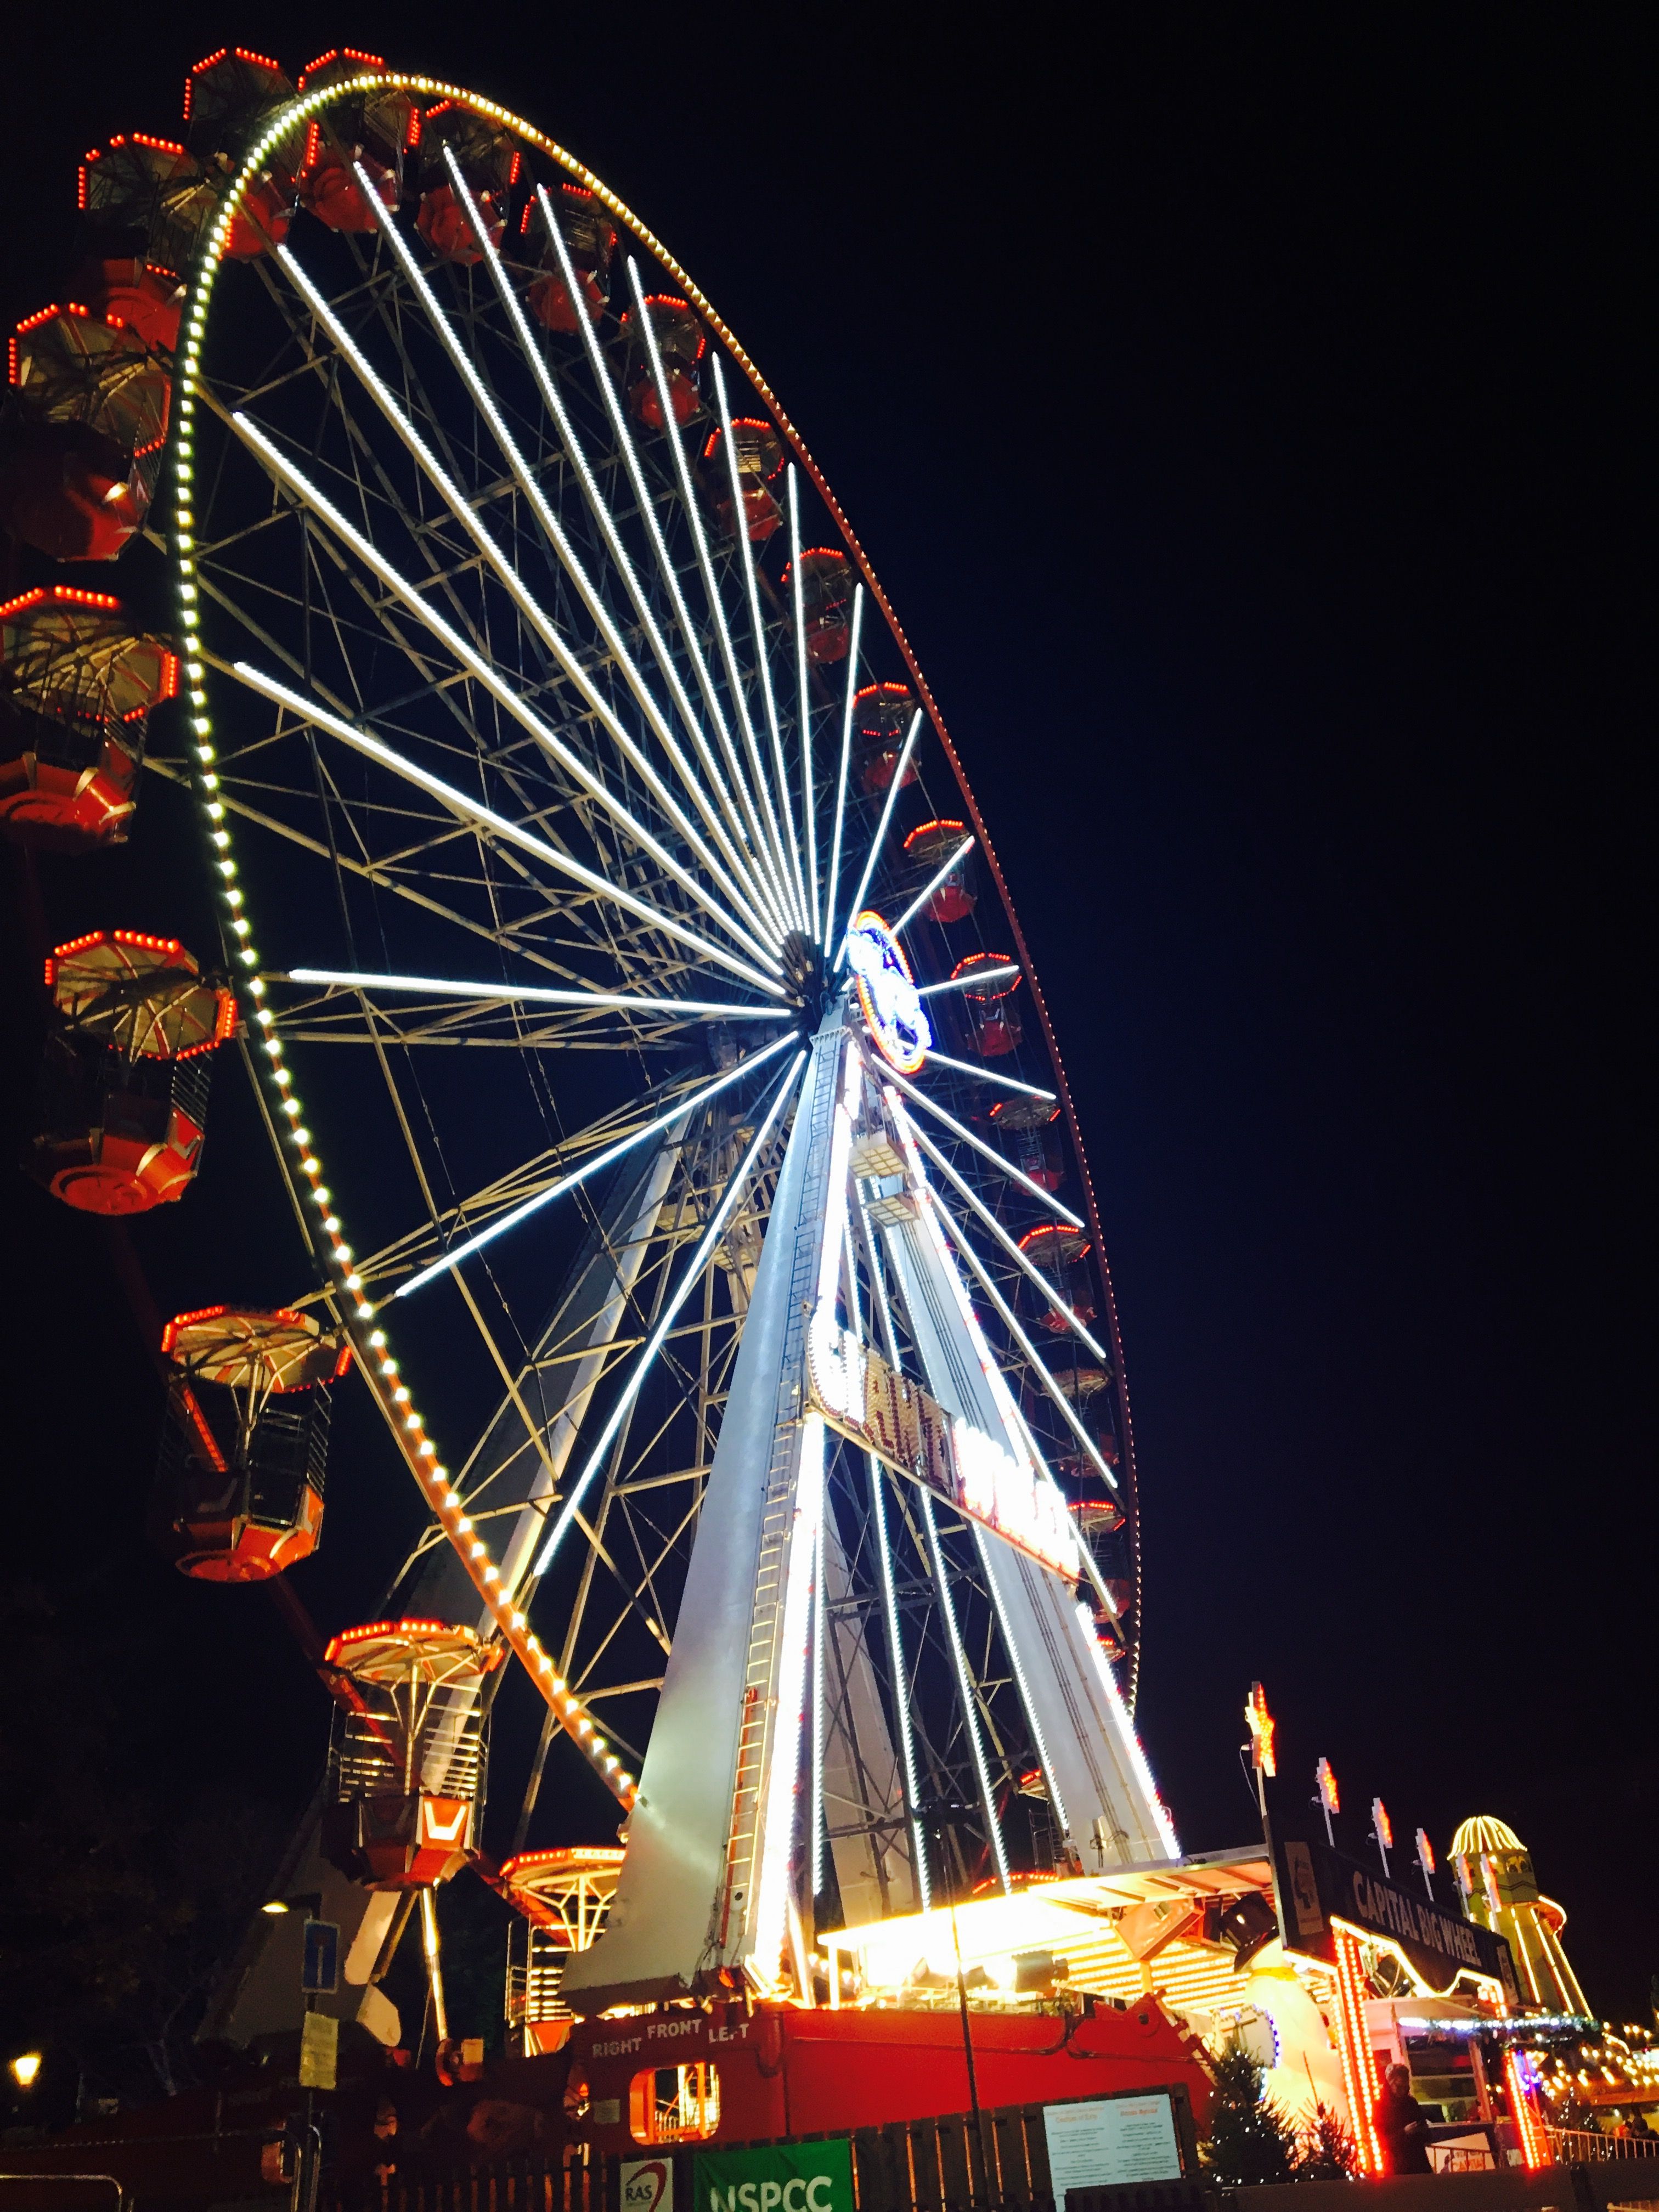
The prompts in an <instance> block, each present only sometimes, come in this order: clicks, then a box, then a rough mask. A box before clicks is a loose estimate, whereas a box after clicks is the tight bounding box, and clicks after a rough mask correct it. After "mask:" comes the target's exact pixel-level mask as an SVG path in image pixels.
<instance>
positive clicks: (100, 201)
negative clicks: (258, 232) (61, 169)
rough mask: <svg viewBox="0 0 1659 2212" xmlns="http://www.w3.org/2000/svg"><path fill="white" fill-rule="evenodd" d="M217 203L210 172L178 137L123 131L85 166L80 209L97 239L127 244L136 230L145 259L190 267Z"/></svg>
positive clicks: (96, 151) (173, 266)
mask: <svg viewBox="0 0 1659 2212" xmlns="http://www.w3.org/2000/svg"><path fill="white" fill-rule="evenodd" d="M217 204H218V201H217V197H216V193H215V190H214V185H213V182H212V180H211V179H210V177H209V175H208V173H207V172H206V170H205V169H204V167H202V164H201V163H200V162H199V161H197V159H196V156H195V155H193V154H192V153H191V151H190V150H189V149H188V148H187V147H185V146H181V145H180V144H179V143H178V142H177V140H176V139H172V138H155V137H151V136H150V135H149V132H147V131H123V132H122V133H121V134H120V135H119V136H118V137H114V138H112V139H111V140H110V142H109V143H108V144H107V145H106V146H101V147H94V149H93V150H92V152H91V153H90V154H88V155H87V158H86V160H85V161H83V162H82V164H81V185H80V205H81V210H82V214H83V215H85V216H86V217H87V219H88V223H89V224H90V225H91V227H92V228H93V231H94V240H96V239H98V238H103V239H106V240H110V241H111V242H112V243H113V242H114V241H115V240H121V241H122V242H124V243H125V240H126V239H127V237H128V236H129V234H131V233H132V232H133V231H137V232H138V233H140V234H141V235H142V237H143V240H144V255H145V258H146V260H147V261H149V262H152V263H154V264H156V265H157V266H158V267H161V268H164V269H169V270H172V269H187V268H188V267H189V266H190V264H191V260H192V259H193V258H194V256H195V252H196V247H197V242H198V241H199V240H200V238H201V234H202V232H203V230H204V228H206V226H207V224H208V223H209V222H210V221H211V220H212V216H213V211H214V209H215V208H216V206H217ZM87 304H88V306H91V305H92V304H93V303H92V301H88V303H87Z"/></svg>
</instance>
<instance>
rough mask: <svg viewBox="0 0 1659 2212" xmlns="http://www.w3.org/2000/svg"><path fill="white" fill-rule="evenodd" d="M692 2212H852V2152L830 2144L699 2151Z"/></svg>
mask: <svg viewBox="0 0 1659 2212" xmlns="http://www.w3.org/2000/svg"><path fill="white" fill-rule="evenodd" d="M694 2188H695V2191H696V2212H853V2149H852V2145H851V2144H850V2143H849V2142H848V2139H847V2137H846V2136H837V2137H835V2138H834V2139H833V2140H831V2141H830V2142H804V2143H769V2144H768V2145H767V2146H766V2148H764V2149H763V2150H704V2151H699V2152H698V2153H697V2156H696V2167H695V2175H694Z"/></svg>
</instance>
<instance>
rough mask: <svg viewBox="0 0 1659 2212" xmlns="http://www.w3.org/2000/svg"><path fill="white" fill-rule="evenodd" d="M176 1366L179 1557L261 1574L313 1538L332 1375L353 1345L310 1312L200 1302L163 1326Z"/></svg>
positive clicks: (168, 1497)
mask: <svg viewBox="0 0 1659 2212" xmlns="http://www.w3.org/2000/svg"><path fill="white" fill-rule="evenodd" d="M161 1352H162V1354H163V1356H164V1358H166V1359H167V1363H168V1365H169V1368H170V1370H171V1376H170V1380H169V1383H168V1389H167V1422H166V1425H165V1427H164V1428H163V1430H162V1434H161V1489H162V1495H163V1498H164V1501H165V1510H166V1512H167V1519H168V1522H169V1523H170V1530H171V1541H172V1543H173V1547H175V1557H174V1562H173V1563H174V1565H176V1566H177V1567H178V1568H179V1571H181V1572H182V1573H184V1574H187V1575H192V1576H194V1577H196V1578H197V1580H198V1581H202V1582H215V1583H255V1582H264V1581H266V1580H268V1579H269V1577H270V1576H272V1575H279V1574H281V1573H282V1572H283V1570H284V1569H285V1568H288V1567H291V1566H293V1565H295V1563H296V1562H297V1561H298V1560H301V1559H306V1558H307V1557H308V1556H309V1554H310V1553H312V1552H313V1551H314V1550H315V1549H316V1547H317V1540H318V1536H319V1533H320V1531H321V1528H322V1520H323V1477H324V1473H325V1468H326V1465H327V1459H328V1427H329V1400H328V1385H329V1384H330V1383H332V1382H335V1381H336V1380H337V1378H338V1377H339V1376H342V1375H343V1374H344V1373H345V1371H346V1369H347V1368H348V1367H349V1364H350V1363H351V1350H350V1346H349V1345H345V1344H343V1342H342V1340H340V1338H339V1337H338V1336H337V1335H328V1334H325V1333H324V1331H323V1329H322V1328H321V1326H320V1324H319V1322H317V1321H315V1320H314V1319H313V1317H312V1316H311V1315H309V1314H301V1313H291V1312H289V1311H288V1310H285V1309H283V1310H278V1311H276V1312H275V1313H256V1312H250V1311H246V1310H240V1309H238V1308H236V1307H233V1306H207V1307H204V1309H203V1310H201V1311H199V1312H197V1313H187V1314H180V1315H179V1316H177V1318H176V1319H175V1320H173V1321H170V1322H168V1323H167V1327H166V1328H165V1329H164V1330H163V1331H162V1333H161Z"/></svg>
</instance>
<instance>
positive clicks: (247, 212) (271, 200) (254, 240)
mask: <svg viewBox="0 0 1659 2212" xmlns="http://www.w3.org/2000/svg"><path fill="white" fill-rule="evenodd" d="M293 98H294V86H293V84H292V83H291V82H290V81H289V78H288V77H287V76H285V75H284V74H283V70H282V69H281V68H280V66H279V65H278V64H276V62H274V61H272V60H271V59H270V58H269V56H268V55H265V54H256V53H254V52H252V51H251V50H250V49H249V48H248V47H246V46H221V47H220V48H219V50H218V52H216V53H211V54H209V55H208V56H207V57H206V58H204V60H202V61H199V62H197V64H196V66H195V67H194V68H193V69H192V70H191V72H190V75H189V76H188V77H187V78H186V79H185V143H186V144H187V145H188V147H189V149H190V150H191V153H192V154H194V155H196V156H197V159H198V160H200V161H202V162H203V164H204V167H206V168H207V170H208V172H209V173H212V172H213V171H214V170H215V169H217V170H218V171H220V172H221V173H222V175H224V176H226V177H228V176H229V175H231V174H232V173H233V172H234V171H235V170H236V169H238V168H239V167H240V166H241V163H242V161H243V159H244V157H245V156H246V154H247V153H248V151H249V150H250V149H251V148H252V146H253V145H254V143H255V142H256V141H257V140H258V138H259V137H260V136H261V134H262V133H263V131H264V129H265V127H266V125H268V124H269V122H270V118H272V117H273V116H274V115H275V114H276V112H278V110H279V109H281V108H282V107H283V106H285V105H286V104H287V103H288V102H289V100H292V99H293ZM299 165H300V149H299V146H298V144H297V143H294V142H293V141H285V142H283V143H279V144H278V145H276V147H273V148H271V149H269V151H268V154H267V156H266V160H265V163H264V167H262V168H261V169H260V171H259V172H258V175H257V176H255V177H253V178H252V179H251V180H250V181H249V183H248V184H247V185H246V186H245V187H244V189H243V191H242V193H241V196H240V199H239V201H238V203H237V205H236V208H235V210H234V213H233V215H232V216H231V221H230V228H229V230H228V234H227V235H226V239H225V252H227V253H228V254H229V255H230V256H231V258H233V259H234V260H238V261H246V260H252V259H253V258H254V257H255V256H257V255H258V254H261V253H265V252H269V251H270V248H271V247H272V246H280V245H281V244H282V242H283V239H284V238H286V237H287V235H288V230H289V224H290V223H291V222H293V220H294V198H295V171H296V170H297V169H298V167H299Z"/></svg>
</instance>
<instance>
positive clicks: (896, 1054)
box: [847, 908, 933, 1075]
mask: <svg viewBox="0 0 1659 2212" xmlns="http://www.w3.org/2000/svg"><path fill="white" fill-rule="evenodd" d="M847 957H848V961H849V962H850V963H851V965H852V969H853V975H854V981H856V983H857V984H858V988H859V1004H860V1006H862V1007H863V1009H864V1018H865V1021H866V1024H868V1026H869V1030H870V1035H871V1037H872V1040H873V1041H874V1043H875V1048H876V1050H877V1051H878V1053H879V1054H881V1056H882V1058H883V1059H884V1060H886V1061H887V1063H888V1065H889V1066H892V1067H896V1068H897V1070H898V1072H899V1073H900V1074H901V1075H914V1074H915V1072H916V1070H917V1069H918V1068H919V1067H920V1066H921V1063H922V1061H923V1060H925V1059H926V1058H927V1052H928V1048H929V1047H930V1046H931V1045H932V1043H933V1031H932V1030H930V1029H929V1028H928V1026H927V1015H926V1014H925V1013H923V1012H922V1010H921V993H920V992H919V991H918V990H917V988H916V987H915V981H914V979H913V978H912V976H911V974H910V963H909V962H908V960H907V959H906V958H905V957H904V955H903V953H902V952H901V951H899V945H898V939H896V937H895V936H894V934H893V933H892V931H891V930H890V929H889V927H887V924H886V923H885V922H884V921H883V920H882V918H881V916H880V915H878V914H873V913H872V912H871V911H870V910H869V908H866V910H865V911H864V913H862V914H860V915H857V916H856V917H855V918H854V922H853V927H852V929H851V930H850V932H849V933H848V939H847Z"/></svg>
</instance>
